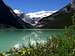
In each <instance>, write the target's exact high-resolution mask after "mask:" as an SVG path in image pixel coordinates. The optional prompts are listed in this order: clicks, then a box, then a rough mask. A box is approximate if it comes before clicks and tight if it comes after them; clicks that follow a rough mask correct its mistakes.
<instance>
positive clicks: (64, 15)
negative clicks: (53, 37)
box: [36, 4, 75, 29]
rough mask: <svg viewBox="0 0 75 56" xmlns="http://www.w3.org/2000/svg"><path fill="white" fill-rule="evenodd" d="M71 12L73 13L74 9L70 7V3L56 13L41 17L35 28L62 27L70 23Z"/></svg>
mask: <svg viewBox="0 0 75 56" xmlns="http://www.w3.org/2000/svg"><path fill="white" fill-rule="evenodd" d="M73 13H75V10H73V8H71V4H68V5H67V6H65V7H64V8H62V9H60V10H59V11H57V12H56V13H53V14H52V15H50V16H48V17H44V18H42V19H41V20H40V21H39V23H38V24H37V25H36V28H45V29H46V28H47V29H63V28H65V26H69V25H71V24H72V14H73Z"/></svg>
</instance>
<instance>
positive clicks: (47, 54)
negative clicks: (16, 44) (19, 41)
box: [0, 14, 75, 56]
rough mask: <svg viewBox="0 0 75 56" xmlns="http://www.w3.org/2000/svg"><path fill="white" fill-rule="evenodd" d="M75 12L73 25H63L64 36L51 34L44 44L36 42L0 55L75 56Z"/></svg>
mask: <svg viewBox="0 0 75 56" xmlns="http://www.w3.org/2000/svg"><path fill="white" fill-rule="evenodd" d="M74 19H75V14H73V25H72V26H70V27H65V31H64V36H61V35H53V36H52V38H51V39H50V38H49V39H48V41H47V42H46V43H44V44H41V43H40V44H38V43H36V46H35V47H34V46H31V45H30V47H29V48H27V47H23V48H20V49H19V50H17V49H15V48H12V49H10V50H9V51H7V52H1V53H0V56H5V55H7V56H75V35H74V34H75V32H74V29H75V20H74Z"/></svg>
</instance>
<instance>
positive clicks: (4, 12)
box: [0, 0, 32, 29]
mask: <svg viewBox="0 0 75 56" xmlns="http://www.w3.org/2000/svg"><path fill="white" fill-rule="evenodd" d="M4 26H5V27H7V28H8V27H10V26H12V27H14V28H18V29H24V28H31V27H32V26H31V25H30V24H28V23H26V22H24V21H23V20H22V19H21V18H20V17H19V16H17V15H16V14H15V13H14V12H13V10H12V9H11V8H10V7H9V6H7V5H6V4H5V3H4V2H3V0H0V27H4Z"/></svg>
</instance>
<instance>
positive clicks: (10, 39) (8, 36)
mask: <svg viewBox="0 0 75 56" xmlns="http://www.w3.org/2000/svg"><path fill="white" fill-rule="evenodd" d="M63 32H64V30H62V29H61V30H55V29H54V30H50V29H47V30H44V29H42V30H40V29H37V30H36V29H33V30H31V29H30V30H1V31H0V50H3V51H5V50H8V49H10V48H12V47H14V46H15V45H17V44H24V45H25V46H28V44H29V43H31V44H35V42H39V43H41V42H45V41H47V39H48V38H49V37H51V36H52V35H53V34H58V35H60V34H61V33H63Z"/></svg>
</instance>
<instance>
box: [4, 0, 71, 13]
mask: <svg viewBox="0 0 75 56" xmlns="http://www.w3.org/2000/svg"><path fill="white" fill-rule="evenodd" d="M4 2H5V3H6V4H7V5H9V6H10V7H11V8H12V9H20V10H21V11H23V12H25V13H29V12H37V11H42V10H51V11H53V10H59V9H60V8H62V7H63V6H65V5H66V4H68V3H69V2H70V0H4Z"/></svg>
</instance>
